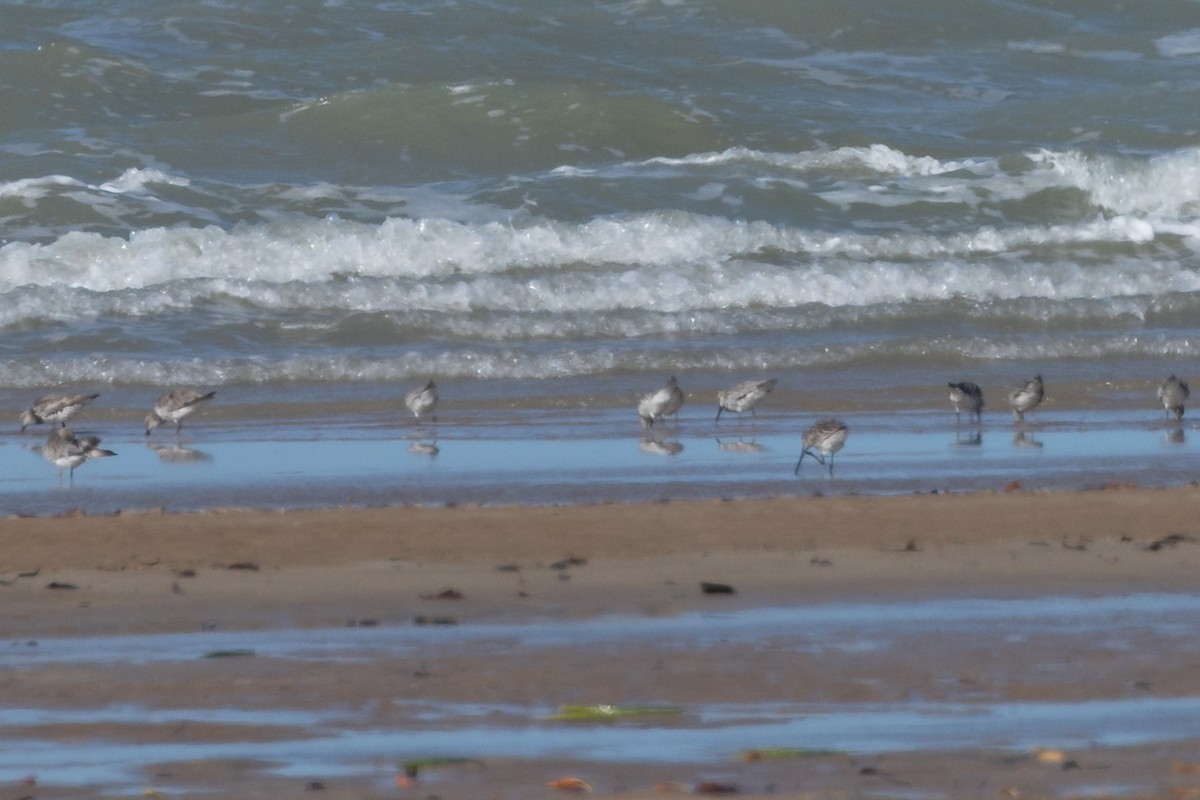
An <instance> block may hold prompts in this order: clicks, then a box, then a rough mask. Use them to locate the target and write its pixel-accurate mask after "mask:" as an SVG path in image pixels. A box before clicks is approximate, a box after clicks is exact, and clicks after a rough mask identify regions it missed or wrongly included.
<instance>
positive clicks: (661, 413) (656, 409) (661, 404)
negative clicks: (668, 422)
mask: <svg viewBox="0 0 1200 800" xmlns="http://www.w3.org/2000/svg"><path fill="white" fill-rule="evenodd" d="M682 406H683V390H682V389H680V388H679V383H678V381H676V380H675V376H674V375H672V376H671V377H670V378H668V379H667V382H666V383H664V384H663V385H662V388H660V389H658V390H657V391H654V392H651V393H650V394H648V395H646V396H645V397H643V398H642V399H641V400H640V401H639V402H638V407H637V411H638V417H639V418H640V419H641V420H642V427H644V428H652V427H654V424H655V423H656V422H662V419H663V417H666V416H668V415H670V414H676V413H678V412H679V409H680V408H681V407H682Z"/></svg>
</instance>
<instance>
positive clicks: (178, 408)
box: [146, 389, 216, 436]
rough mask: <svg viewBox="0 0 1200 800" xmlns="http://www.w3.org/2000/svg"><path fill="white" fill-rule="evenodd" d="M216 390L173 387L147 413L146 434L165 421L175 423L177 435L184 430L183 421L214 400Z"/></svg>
mask: <svg viewBox="0 0 1200 800" xmlns="http://www.w3.org/2000/svg"><path fill="white" fill-rule="evenodd" d="M215 395H216V392H208V393H207V394H205V393H203V392H198V391H196V390H195V389H172V390H171V391H169V392H167V393H166V394H164V395H163V396H162V397H160V398H158V400H157V401H156V402H155V403H154V408H152V409H151V410H150V413H149V414H147V415H146V435H147V436H149V435H150V431H152V430H154V429H155V428H157V427H158V426H159V425H162V424H163V423H164V422H174V423H175V435H176V436H179V435H180V433H181V432H182V430H183V421H184V419H186V418H187V417H190V416H191V415H192V414H195V413H196V412H197V411H198V410H200V406H201V405H203V404H204V403H207V402H208V401H209V400H212V399H213V397H214V396H215Z"/></svg>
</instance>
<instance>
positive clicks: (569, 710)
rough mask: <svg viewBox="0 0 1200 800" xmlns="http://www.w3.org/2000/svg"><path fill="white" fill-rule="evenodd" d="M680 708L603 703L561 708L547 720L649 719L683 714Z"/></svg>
mask: <svg viewBox="0 0 1200 800" xmlns="http://www.w3.org/2000/svg"><path fill="white" fill-rule="evenodd" d="M682 713H683V708H681V707H680V706H614V705H608V704H606V703H601V704H599V705H594V706H559V707H558V710H557V711H555V712H554V713H553V714H550V715H548V716H547V717H546V719H552V720H565V721H568V722H588V721H596V720H611V719H625V718H627V717H649V716H663V715H674V714H682Z"/></svg>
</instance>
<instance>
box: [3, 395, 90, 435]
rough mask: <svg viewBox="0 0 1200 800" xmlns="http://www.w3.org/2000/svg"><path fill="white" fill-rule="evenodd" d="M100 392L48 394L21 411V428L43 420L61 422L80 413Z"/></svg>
mask: <svg viewBox="0 0 1200 800" xmlns="http://www.w3.org/2000/svg"><path fill="white" fill-rule="evenodd" d="M99 396H100V395H98V394H48V395H46V396H44V397H39V398H38V399H37V400H34V401H33V405H31V406H30V407H29V408H27V409H26V410H25V411H22V412H21V430H22V431H24V430H25V429H26V428H28V427H29V426H30V425H41V424H42V423H43V422H50V423H54V422H57V423H60V424H61V425H63V426H65V425H66V424H67V420H69V419H70V418H71V417H73V416H75V415H76V414H78V413H79V409H81V408H83V407H84V406H86V405H87V404H88V403H90V402H92V401H93V400H95V399H96V398H97V397H99Z"/></svg>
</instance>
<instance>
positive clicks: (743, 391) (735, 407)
mask: <svg viewBox="0 0 1200 800" xmlns="http://www.w3.org/2000/svg"><path fill="white" fill-rule="evenodd" d="M776 383H777V381H776V379H774V378H770V379H767V380H750V381H744V382H742V383H739V384H737V385H736V386H733V387H731V388H729V389H724V390H722V391H720V392H717V417H716V422H720V421H721V414H722V413H724V412H729V413H731V414H743V413H745V412H747V411H749V412H750V414H751V415H754V414H755V409H756V408H757V407H758V404H759V403H760V402H761V401H762V399H763V398H764V397H766V396H767V395H768V394H770V393H771V390H772V389H774V388H775V385H776ZM948 386H949V389H950V402H951V404H952V405H953V406H954V413H955V418H956V419H957V420H958V421H959V422H960V423H961V419H962V414H963V412H966V413H967V415H968V419H969V420H973V421H974V422H976V423H978V422H980V421H981V419H982V414H983V408H984V401H983V390H982V389H981V388H980V387H979V385H978V384H975V383H972V382H970V381H960V382H957V383H954V382H952V383H949V384H948ZM1157 394H1158V399H1159V401H1160V402H1161V403H1162V404H1163V408H1164V410H1165V412H1166V414H1167V416H1168V418H1170V417H1172V416H1173V417H1174V418H1175V420H1177V421H1178V420H1182V419H1183V412H1184V403H1185V402H1186V401H1187V399H1188V396H1189V395H1190V394H1191V392H1190V390H1189V389H1188V385H1187V383H1185V382H1184V381H1181V380H1179V379H1178V378H1177V377H1175V376H1174V375H1171V376H1169V377H1168V378H1167V379H1166V380H1165V381H1163V382H1162V384H1161V385H1160V386H1159V387H1158V392H1157ZM215 395H216V392H215V391H213V392H201V391H199V390H196V389H185V388H179V389H172V390H171V391H169V392H167V393H166V394H164V395H162V396H161V397H159V398H158V400H157V401H156V402H155V403H154V407H153V408H152V409H151V410H150V413H149V414H147V415H146V419H145V423H146V436H149V435H150V433H151V431H153V430H154V429H155V428H157V427H158V426H159V425H162V424H164V423H175V434H176V436H179V435H180V434H181V432H182V429H183V421H184V420H185V419H187V418H188V417H189V416H191V415H192V414H193V413H195V412H196V411H197V410H199V409H200V407H201V406H203V405H204V404H205V403H207V402H208V401H209V400H212V399H213V397H214V396H215ZM99 396H100V395H98V394H50V395H46V396H44V397H39V398H38V399H37V400H35V401H34V402H33V404H32V405H31V406H30V407H29V408H28V409H26V410H25V411H24V412H22V413H21V430H22V431H24V430H25V429H26V428H28V427H29V426H31V425H40V424H46V423H49V424H51V425H53V424H55V423H57V424H58V425H59V427H57V428H55V429H54V431H53V432H51V434H50V435H49V436H48V437H47V438H46V443H45V444H44V445H42V448H41V451H42V455H43V457H44V458H45V459H46V460H47V461H49V462H50V463H51V464H53V465H54V466H55V467H57V468H58V472H59V480H60V482H61V480H62V472H63V470H64V469H65V470H68V474H69V476H70V479H71V481H72V482H74V477H75V469H76V468H77V467H79V466H80V465H82V464H84V463H85V462H87V461H89V460H92V459H96V458H106V457H108V456H114V455H116V453H114V452H113V451H112V450H106V449H104V448H101V447H100V437H98V436H90V435H89V436H79V435H76V434H75V432H74V431H73V430H71V428H69V427H67V422H68V421H69V420H70V419H71V418H72V417H74V416H75V415H76V414H77V413H79V411H80V410H81V409H82V408H83V407H84V406H86V405H88V404H89V403H91V402H92V401H93V400H95V399H96V398H97V397H99ZM1045 396H1046V388H1045V385H1044V384H1043V382H1042V376H1041V375H1035V376H1034V377H1033V378H1030V379H1029V380H1028V381H1026V382H1025V383H1024V384H1023V385H1021V386H1019V387H1017V388H1015V389H1013V390H1012V391H1010V392H1009V393H1008V405H1009V407H1010V408H1011V409H1012V413H1013V420H1014V421H1015V422H1016V423H1021V422H1024V421H1025V414H1026V413H1028V412H1030V411H1032V410H1033V409H1035V408H1037V406H1038V405H1039V404H1040V403H1041V402H1042V400H1043V399H1044V398H1045ZM683 401H684V395H683V390H682V389H680V388H679V382H678V381H677V380H676V379H675V376H671V377H670V378H668V379H667V382H666V383H664V384H663V385H662V386H661V387H659V388H658V389H656V390H655V391H653V392H650V393H649V394H647V395H645V396H643V397H642V398H641V400H639V401H638V404H637V413H638V418H639V419H640V420H641V423H642V427H643V428H647V429H650V428H654V427H655V426H663V425H665V424H666V423H665V420H666V418H667V417H670V416H672V415H675V416H676V417H677V415H678V413H679V409H680V408H682V407H683ZM437 403H438V387H437V384H436V383H435V382H434V381H432V380H431V381H429V382H428V383H426V384H425V385H423V386H419V387H417V388H415V389H413V390H412V391H410V392H408V393H407V394H406V395H405V396H404V405H405V406H406V407H407V408H408V410H409V411H410V412H412V414H413V416H414V417H415V418H416V420H417V422H418V423H419V422H421V420H423V419H425V418H426V417H428V418H430V419H431V420H433V421H435V422H436V421H437V416H436V415H435V412H436V410H437ZM849 433H850V429H849V428H848V427H847V426H846V423H845V422H842V421H841V420H839V419H834V418H829V419H822V420H819V421H817V422H816V423H815V424H813V425H812V426H810V427H809V428H808V429H807V430H805V431H804V433H803V434H802V435H801V437H800V443H801V451H800V458H799V459H797V461H796V468H795V470H794V471H793V472H794V474H797V475H798V474H799V473H800V465H801V464H802V463H803V462H804V457H805V456H811V457H812V458H813V459H814V460H815V461H817V462H818V463H819V464H821V465H822V466H827V467H828V468H829V474H830V475H831V476H832V475H833V460H834V455H835V454H836V453H837V452H838V451H840V450H841V449H842V447H843V446H845V444H846V437H847V436H848V435H849Z"/></svg>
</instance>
